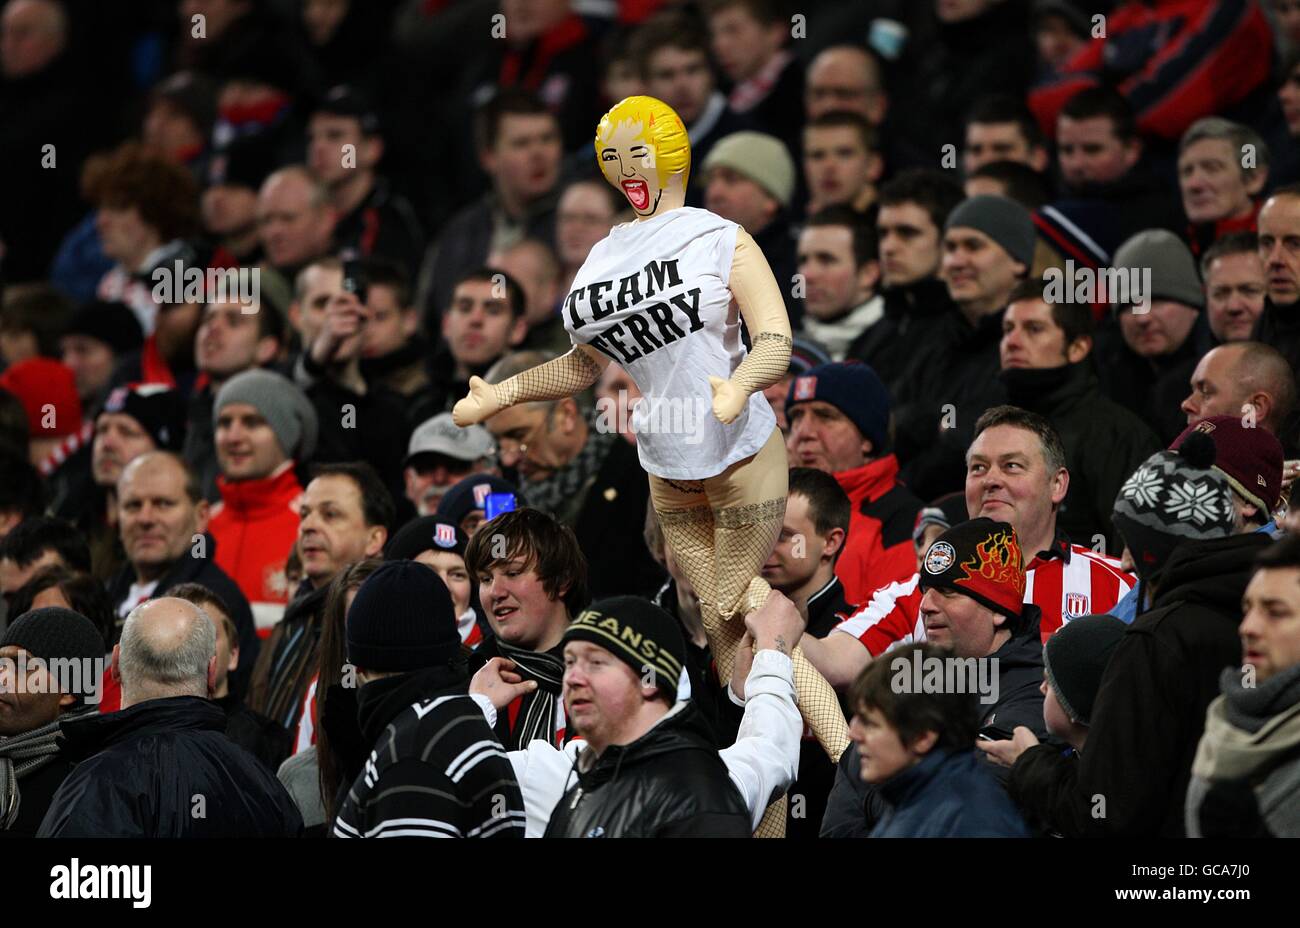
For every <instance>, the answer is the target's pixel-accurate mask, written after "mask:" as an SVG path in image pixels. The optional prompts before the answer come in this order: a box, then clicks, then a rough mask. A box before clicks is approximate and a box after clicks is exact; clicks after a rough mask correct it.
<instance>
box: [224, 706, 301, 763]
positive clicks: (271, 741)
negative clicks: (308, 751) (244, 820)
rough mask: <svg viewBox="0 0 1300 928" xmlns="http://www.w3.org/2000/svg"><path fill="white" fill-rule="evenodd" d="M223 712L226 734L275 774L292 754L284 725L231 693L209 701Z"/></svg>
mask: <svg viewBox="0 0 1300 928" xmlns="http://www.w3.org/2000/svg"><path fill="white" fill-rule="evenodd" d="M212 701H213V702H214V703H216V704H217V706H219V707H220V708H221V711H222V712H224V713H226V737H227V738H229V739H230V740H231V741H233V742H235V744H237V745H239V746H240V747H241V748H243V749H244V750H245V751H247V752H248V753H249V754H252V755H253V756H254V757H256V758H257V759H258V760H260V761H261V762H262V763H263V764H265V765H266V769H268V770H270V771H271V772H272V773H275V772H276V771H277V770H279V769H280V765H281V764H283V763H284V762H285V761H286V760H288V759H289V755H290V754H292V753H293V735H292V734H291V733H290V732H289V730H288V729H287V728H285V727H284V726H283V725H280V724H279V723H277V722H273V721H271V720H270V719H268V718H267V717H266V716H264V715H262V713H260V712H254V711H253V710H252V709H250V708H248V706H246V705H244V701H243V700H242V699H241V698H239V697H238V696H236V695H234V694H233V693H232V694H230V695H228V696H223V697H222V698H221V699H214V700H212Z"/></svg>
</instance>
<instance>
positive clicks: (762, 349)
mask: <svg viewBox="0 0 1300 928" xmlns="http://www.w3.org/2000/svg"><path fill="white" fill-rule="evenodd" d="M793 345H794V342H793V340H791V338H790V336H789V335H788V334H786V335H782V334H780V333H779V332H759V333H758V334H757V335H755V336H754V343H753V346H752V347H751V348H750V349H749V354H747V355H745V360H743V361H741V362H740V364H739V365H738V366H737V367H736V369H735V370H734V371H733V372H732V374H731V382H732V383H734V384H735V385H736V386H737V387H739V388H740V389H742V390H744V391H745V392H746V393H757V392H759V391H760V390H765V389H767V388H768V387H770V386H771V385H772V384H774V383H776V382H777V381H778V380H780V379H781V378H782V377H784V376H785V375H786V372H787V371H788V370H789V369H790V349H791V348H792V347H793Z"/></svg>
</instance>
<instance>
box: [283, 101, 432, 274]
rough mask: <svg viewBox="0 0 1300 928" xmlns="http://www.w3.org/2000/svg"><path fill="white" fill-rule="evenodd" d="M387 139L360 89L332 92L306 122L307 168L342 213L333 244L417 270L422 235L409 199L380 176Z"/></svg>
mask: <svg viewBox="0 0 1300 928" xmlns="http://www.w3.org/2000/svg"><path fill="white" fill-rule="evenodd" d="M384 148H385V145H384V136H383V133H382V132H381V129H380V125H379V117H378V116H377V115H376V114H375V112H374V110H373V109H372V107H371V105H370V101H369V100H367V99H366V98H365V97H364V96H363V95H362V94H361V93H360V92H359V91H358V90H357V89H356V88H354V87H349V86H346V85H341V86H338V87H334V88H332V89H331V90H330V91H329V92H328V93H326V94H325V98H324V99H323V100H322V101H321V102H320V103H319V104H318V105H317V107H316V111H315V112H314V113H312V115H311V119H310V120H309V121H308V123H307V166H308V168H309V169H310V170H311V172H312V174H314V175H315V176H316V178H317V179H318V180H320V181H321V182H322V183H324V184H325V185H326V186H327V187H328V188H329V192H330V200H331V201H332V202H333V204H334V210H335V212H336V213H337V214H338V217H339V218H338V222H337V223H336V224H335V226H334V243H335V245H336V246H338V248H340V249H342V250H346V251H347V252H348V253H349V254H351V255H353V256H360V257H369V256H371V255H382V256H384V257H386V258H390V259H392V260H394V261H397V262H398V263H399V264H400V265H401V266H402V267H403V268H407V269H410V270H414V269H415V268H416V267H417V266H418V265H419V263H420V256H421V255H422V254H423V252H424V233H423V232H422V231H421V230H420V223H419V221H418V220H417V219H416V217H415V210H414V209H413V208H412V207H411V204H410V203H408V202H407V200H406V198H405V197H403V196H401V195H400V194H397V193H394V192H393V191H392V189H391V187H390V186H389V183H388V180H387V179H386V178H384V177H382V176H380V175H379V173H378V167H379V162H380V161H381V160H383V157H384Z"/></svg>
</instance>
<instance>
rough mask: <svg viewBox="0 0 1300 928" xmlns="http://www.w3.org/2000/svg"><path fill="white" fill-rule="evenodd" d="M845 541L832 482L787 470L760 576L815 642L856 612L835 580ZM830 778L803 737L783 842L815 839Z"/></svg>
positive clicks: (841, 502) (842, 498)
mask: <svg viewBox="0 0 1300 928" xmlns="http://www.w3.org/2000/svg"><path fill="white" fill-rule="evenodd" d="M848 536H849V498H848V496H847V495H845V493H844V490H843V489H842V488H841V487H840V484H839V483H838V482H837V480H836V478H835V477H833V476H831V475H830V474H828V473H826V472H825V471H820V470H817V469H815V468H812V467H792V468H790V489H789V492H788V494H787V496H786V502H785V518H784V519H783V520H782V521H781V534H780V535H779V536H777V540H776V547H775V548H774V549H773V551H772V554H771V555H770V556H769V557H768V559H767V563H765V564H764V565H763V569H762V575H763V579H764V580H766V581H767V582H768V583H769V584H771V586H772V589H774V590H776V591H777V592H779V593H782V594H784V595H785V596H786V597H788V598H789V599H790V601H791V602H793V603H794V605H795V608H797V609H798V610H799V612H800V614H802V616H803V618H804V621H805V624H806V630H807V633H808V634H809V635H811V636H812V637H814V638H825V637H826V636H827V635H828V634H830V632H831V629H833V628H834V627H835V626H836V625H838V624H839V623H840V622H842V621H844V620H845V619H847V618H848V617H849V616H850V615H851V614H852V613H853V612H854V611H855V610H856V609H857V607H856V606H854V605H852V604H850V603H849V602H848V601H847V600H845V598H844V585H843V584H842V583H840V581H839V578H838V577H836V576H835V562H836V561H837V560H839V557H840V554H841V553H842V552H843V551H844V546H845V544H846V542H847V540H848ZM834 779H835V765H834V764H833V763H831V761H830V759H829V758H827V756H826V752H825V751H824V750H822V748H821V745H819V744H818V743H817V739H816V738H814V737H812V736H811V735H809V736H808V737H806V738H804V739H803V740H802V742H801V743H800V747H799V776H798V777H797V778H796V780H795V782H794V784H793V785H792V786H791V787H790V795H791V796H800V797H802V799H801V800H799V802H800V807H799V809H797V810H796V809H795V808H794V803H793V802H792V803H790V805H788V806H787V808H786V823H785V834H786V837H787V838H799V837H808V838H815V837H816V836H817V830H818V828H819V827H820V826H821V820H822V815H823V814H824V813H825V811H826V796H827V794H828V793H829V792H830V789H831V784H832V783H833V782H834ZM796 812H797V813H798V814H796Z"/></svg>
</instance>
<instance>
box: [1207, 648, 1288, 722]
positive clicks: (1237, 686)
mask: <svg viewBox="0 0 1300 928" xmlns="http://www.w3.org/2000/svg"><path fill="white" fill-rule="evenodd" d="M1219 685H1220V686H1221V687H1222V689H1223V702H1224V707H1223V709H1224V717H1225V718H1227V720H1228V721H1229V722H1231V723H1232V724H1233V725H1234V726H1236V727H1237V728H1240V729H1242V730H1243V731H1248V732H1251V733H1252V734H1253V733H1255V732H1257V731H1259V730H1260V729H1261V728H1263V727H1264V726H1265V725H1266V724H1268V722H1269V720H1270V719H1272V718H1274V717H1276V716H1278V715H1281V714H1282V713H1283V712H1285V711H1286V710H1287V709H1290V708H1291V707H1292V706H1294V705H1295V704H1296V703H1300V664H1296V665H1295V666H1294V667H1290V668H1288V669H1286V670H1284V671H1282V672H1281V673H1279V674H1278V675H1277V676H1275V677H1273V678H1272V679H1270V680H1265V681H1264V682H1263V683H1260V684H1259V685H1257V686H1242V685H1241V672H1240V671H1239V670H1237V669H1235V668H1228V669H1227V670H1224V672H1223V676H1221V677H1220V678H1219Z"/></svg>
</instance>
